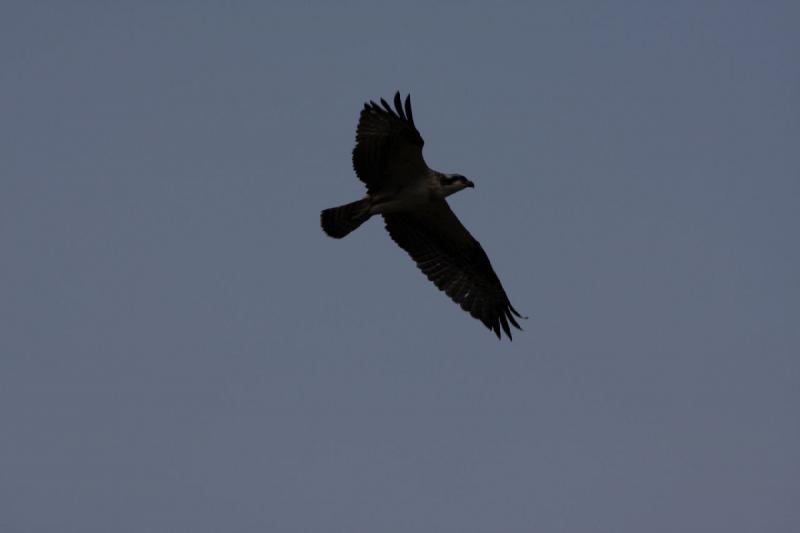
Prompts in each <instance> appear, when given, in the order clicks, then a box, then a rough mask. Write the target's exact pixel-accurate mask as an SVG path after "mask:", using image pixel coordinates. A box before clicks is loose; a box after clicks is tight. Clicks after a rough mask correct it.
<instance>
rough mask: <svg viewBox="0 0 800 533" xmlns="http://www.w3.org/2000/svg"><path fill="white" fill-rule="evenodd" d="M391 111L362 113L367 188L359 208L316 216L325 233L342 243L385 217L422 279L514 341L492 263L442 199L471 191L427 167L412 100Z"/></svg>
mask: <svg viewBox="0 0 800 533" xmlns="http://www.w3.org/2000/svg"><path fill="white" fill-rule="evenodd" d="M394 105H395V107H394V109H392V108H391V107H390V106H389V104H388V103H387V102H386V101H385V100H383V99H381V106H379V105H378V104H376V103H375V102H370V103H368V104H365V105H364V109H363V110H362V111H361V117H360V119H359V123H358V128H357V131H356V147H355V148H354V149H353V167H354V169H355V171H356V174H357V175H358V177H359V178H360V179H361V181H363V182H364V183H365V184H366V186H367V195H366V196H365V197H364V198H362V199H361V200H358V201H355V202H352V203H349V204H346V205H343V206H340V207H334V208H331V209H326V210H324V211H323V212H322V214H321V222H322V228H323V230H324V231H325V233H327V234H328V235H329V236H331V237H335V238H342V237H344V236H346V235H347V234H349V233H350V232H351V231H353V230H355V229H356V228H358V227H359V226H360V225H361V224H363V223H364V222H366V221H367V220H369V218H370V217H372V216H373V215H378V214H380V215H382V216H383V218H384V221H385V223H386V229H387V230H388V231H389V235H390V236H391V237H392V239H393V240H394V241H395V242H396V243H397V244H398V245H400V247H401V248H403V249H404V250H405V251H406V252H408V254H409V255H410V256H411V257H412V259H414V261H415V262H416V263H417V266H418V267H419V268H420V270H422V272H423V273H424V274H425V275H426V276H427V277H428V278H429V279H430V280H431V281H433V283H434V284H436V286H437V287H439V289H441V290H443V291H445V293H446V294H447V295H448V296H450V298H452V299H453V301H455V302H456V303H458V304H459V305H460V306H461V307H462V308H463V309H464V310H465V311H467V312H468V313H470V314H471V315H472V316H473V317H475V318H477V319H478V320H480V321H481V322H483V323H484V325H486V327H488V328H489V329H491V330H492V331H494V332H495V334H496V335H497V336H498V338H499V337H500V328H502V330H503V331H504V332H505V333H506V335H508V337H509V339H510V338H511V331H510V328H509V323H510V324H511V325H513V326H514V327H516V328H517V329H520V327H519V324H518V323H517V321H516V320H515V319H514V316H517V317H520V315H519V313H517V311H516V310H515V309H514V308H513V307H512V306H511V303H510V302H509V300H508V297H507V296H506V293H505V291H504V290H503V287H502V285H501V283H500V280H499V279H498V278H497V275H496V274H495V272H494V270H493V269H492V266H491V264H490V262H489V258H488V257H487V256H486V253H485V252H484V251H483V248H481V246H480V244H479V243H478V241H476V240H475V239H474V238H473V237H472V235H470V233H469V232H468V231H467V229H466V228H465V227H464V226H463V225H462V224H461V222H460V221H459V220H458V218H457V217H456V216H455V214H454V213H453V211H452V210H451V209H450V206H449V205H448V204H447V201H446V200H445V198H446V197H447V196H450V195H451V194H454V193H456V192H458V191H460V190H462V189H465V188H467V187H474V184H473V183H472V182H471V181H470V180H468V179H466V178H465V177H464V176H461V175H459V174H444V173H442V172H437V171H435V170H432V169H431V168H429V167H428V165H427V164H426V163H425V160H424V159H423V157H422V146H423V144H424V141H423V140H422V137H421V136H420V134H419V131H417V128H416V126H415V125H414V118H413V116H412V113H411V100H410V96H409V97H406V100H405V107H403V105H402V102H401V100H400V93H399V92H398V93H397V94H395V97H394Z"/></svg>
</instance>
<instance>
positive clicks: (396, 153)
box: [353, 92, 428, 193]
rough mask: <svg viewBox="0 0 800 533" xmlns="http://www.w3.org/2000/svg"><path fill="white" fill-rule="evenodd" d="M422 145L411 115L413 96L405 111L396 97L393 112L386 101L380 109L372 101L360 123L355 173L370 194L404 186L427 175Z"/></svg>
mask: <svg viewBox="0 0 800 533" xmlns="http://www.w3.org/2000/svg"><path fill="white" fill-rule="evenodd" d="M423 144H424V141H423V140H422V137H421V136H420V134H419V131H417V128H416V126H414V117H413V115H412V114H411V95H408V96H407V97H406V101H405V107H403V105H402V102H401V101H400V93H399V92H397V93H395V95H394V109H392V108H391V106H390V105H389V104H388V103H387V102H386V100H384V99H383V98H381V105H378V104H376V103H375V102H372V101H371V102H369V103H368V104H364V109H362V110H361V116H360V117H359V120H358V128H357V129H356V147H355V148H354V149H353V169H355V171H356V174H357V175H358V177H359V179H361V181H363V182H364V183H365V184H366V185H367V191H368V192H370V193H372V192H376V191H380V190H382V189H385V188H387V187H396V186H402V185H403V184H405V183H407V182H408V180H413V179H414V178H415V177H418V176H423V175H424V173H425V172H426V171H427V169H428V166H427V165H426V164H425V160H424V159H423V158H422V145H423Z"/></svg>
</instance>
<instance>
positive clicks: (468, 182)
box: [467, 180, 475, 189]
mask: <svg viewBox="0 0 800 533" xmlns="http://www.w3.org/2000/svg"><path fill="white" fill-rule="evenodd" d="M467 187H469V188H470V189H474V188H475V184H474V183H472V182H471V181H470V180H467Z"/></svg>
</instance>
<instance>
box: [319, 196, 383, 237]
mask: <svg viewBox="0 0 800 533" xmlns="http://www.w3.org/2000/svg"><path fill="white" fill-rule="evenodd" d="M369 203H370V202H369V198H363V199H361V200H358V201H357V202H352V203H349V204H345V205H341V206H339V207H331V208H330V209H326V210H324V211H323V212H322V214H321V216H320V220H321V221H322V229H323V230H324V231H325V233H327V234H328V235H329V236H331V237H333V238H335V239H341V238H342V237H344V236H346V235H347V234H349V233H350V232H351V231H353V230H354V229H356V228H357V227H359V226H360V225H361V224H363V223H364V222H366V221H367V220H369V217H371V216H372V214H371V213H370V212H369Z"/></svg>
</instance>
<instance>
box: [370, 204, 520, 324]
mask: <svg viewBox="0 0 800 533" xmlns="http://www.w3.org/2000/svg"><path fill="white" fill-rule="evenodd" d="M383 218H384V220H385V222H386V229H387V230H388V231H389V235H390V236H391V237H392V239H393V240H394V241H395V242H396V243H397V244H398V245H399V246H400V247H401V248H403V249H404V250H405V251H406V252H407V253H408V254H409V255H410V256H411V258H412V259H413V260H414V261H415V262H416V263H417V266H418V267H419V269H420V270H421V271H422V272H423V273H424V274H425V275H426V276H427V277H428V279H430V280H431V281H432V282H433V283H434V284H435V285H436V286H437V287H438V288H439V289H440V290H442V291H444V293H445V294H447V296H449V297H450V298H451V299H452V300H453V301H454V302H455V303H457V304H458V305H459V306H460V307H461V308H462V309H464V310H465V311H467V312H468V313H469V314H470V315H472V316H473V317H474V318H476V319H478V320H480V321H481V322H482V323H483V324H484V325H485V326H486V327H487V328H489V329H490V330H491V331H493V332H494V333H495V335H497V337H498V338H500V337H501V335H502V334H501V332H503V333H505V334H506V336H507V337H508V338H509V339H511V326H513V327H515V328H517V329H522V328H520V326H519V324H518V323H517V321H516V320H515V319H514V316H517V317H521V315H520V314H519V313H518V312H517V310H516V309H514V307H512V305H511V302H510V301H509V299H508V296H507V295H506V292H505V290H504V289H503V285H502V284H501V283H500V279H499V278H498V277H497V274H496V273H495V272H494V269H493V268H492V265H491V263H490V262H489V258H488V256H487V255H486V252H484V251H483V248H482V247H481V245H480V243H479V242H478V241H477V240H475V238H473V237H472V235H470V233H469V231H467V229H466V228H465V227H464V226H463V225H462V224H461V222H460V221H459V220H458V217H456V215H455V213H453V211H452V210H451V209H450V206H449V205H448V204H447V202H446V201H444V200H440V201H437V202H434V203H432V204H431V205H430V206H429V207H427V208H424V209H420V210H416V211H409V212H404V213H391V214H389V213H387V214H384V215H383Z"/></svg>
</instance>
